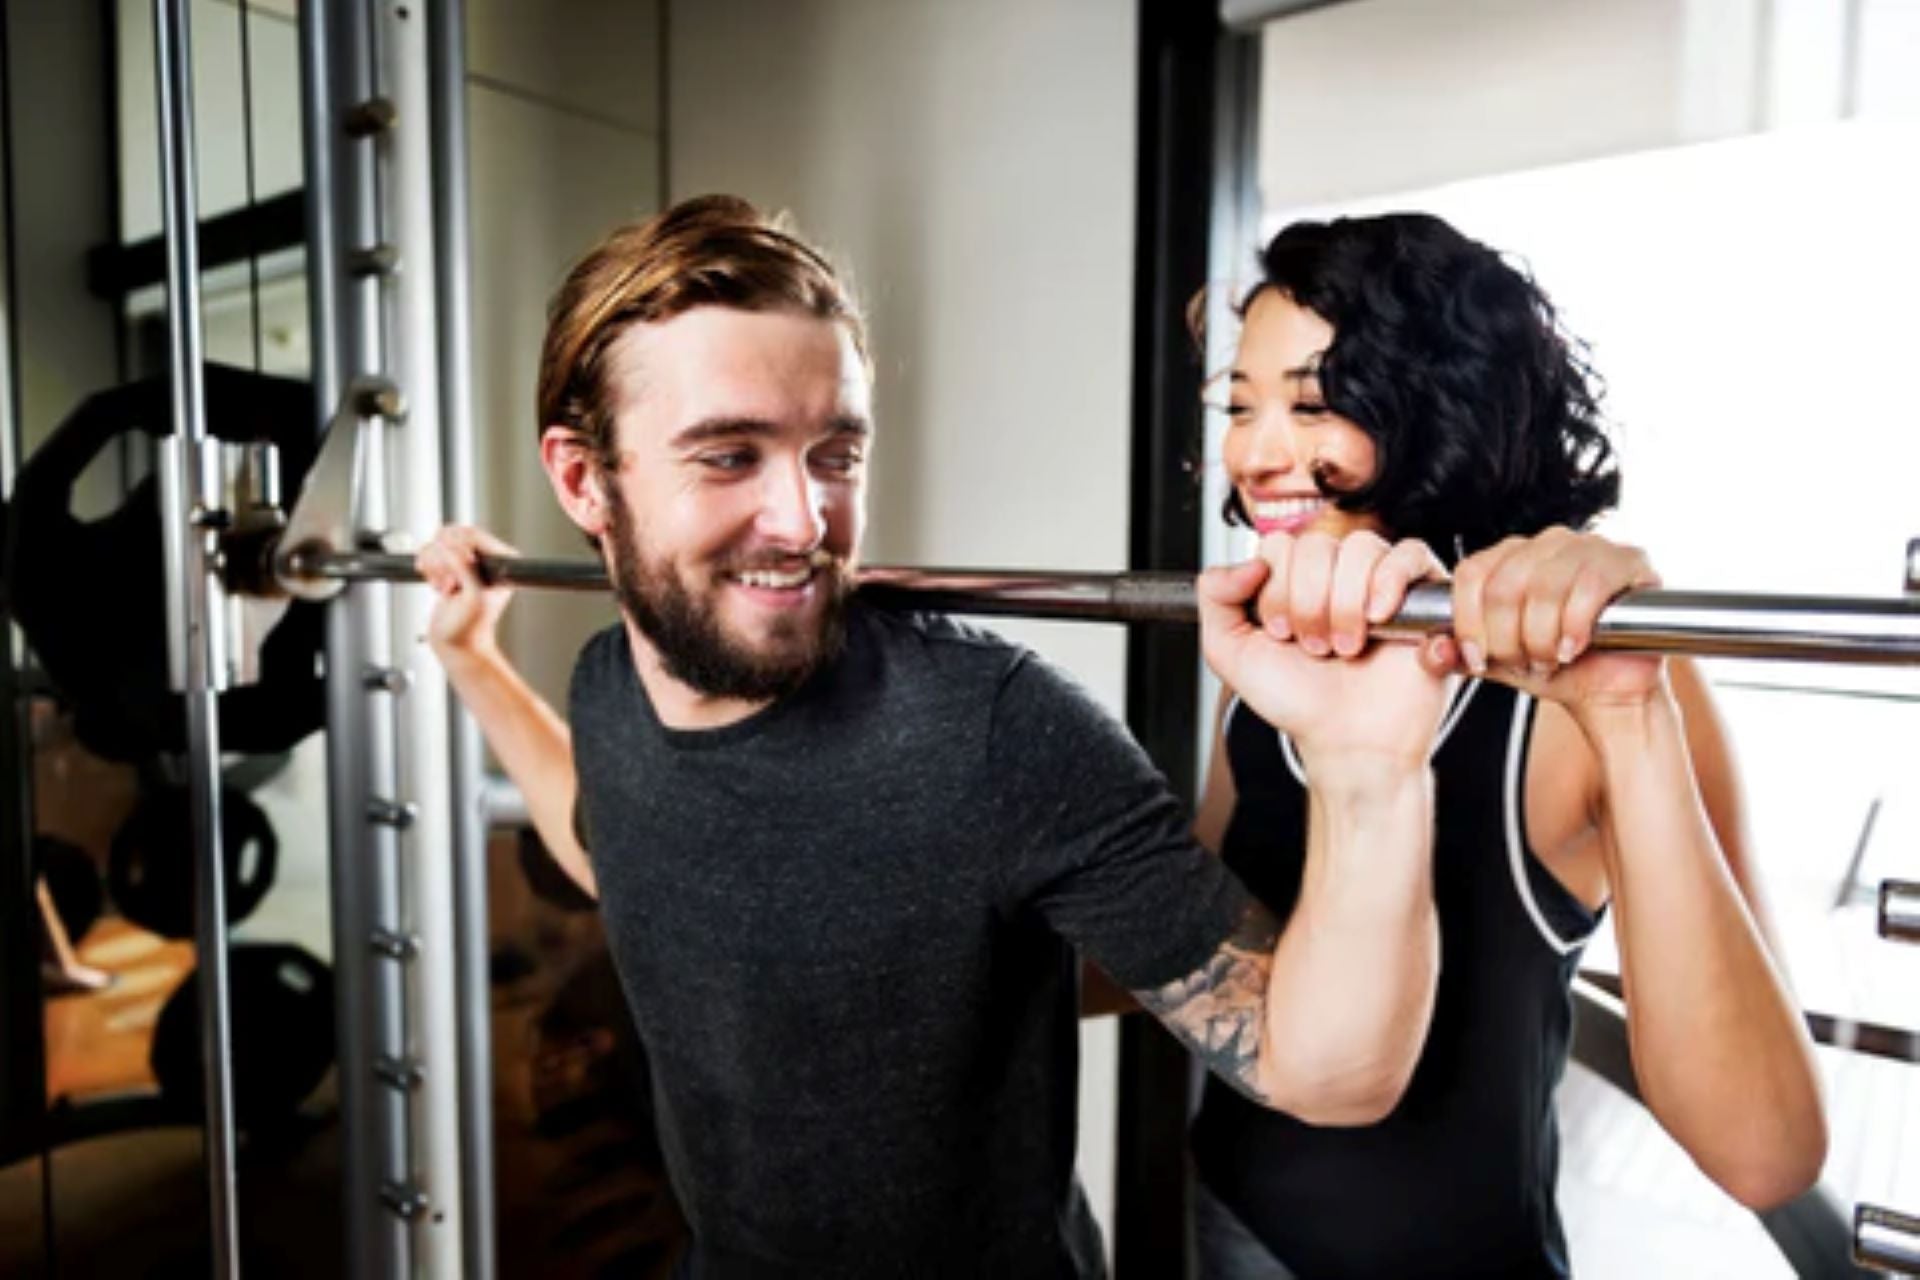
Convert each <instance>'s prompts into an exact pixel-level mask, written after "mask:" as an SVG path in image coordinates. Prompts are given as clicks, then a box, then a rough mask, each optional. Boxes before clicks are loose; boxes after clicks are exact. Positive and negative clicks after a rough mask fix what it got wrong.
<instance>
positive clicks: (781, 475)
mask: <svg viewBox="0 0 1920 1280" xmlns="http://www.w3.org/2000/svg"><path fill="white" fill-rule="evenodd" d="M758 523H759V526H760V532H761V534H762V535H763V536H765V537H766V539H767V540H768V541H769V542H771V543H773V544H774V545H775V546H777V547H781V548H783V549H785V550H789V551H812V550H813V549H814V548H815V547H817V546H819V545H820V543H821V541H822V540H823V539H825V537H826V535H827V511H826V498H825V494H824V493H823V492H822V490H821V487H820V485H819V484H818V483H817V482H816V481H815V480H814V478H813V477H812V476H811V475H809V474H808V472H807V468H806V466H805V464H804V462H803V461H802V460H800V459H795V460H794V461H793V462H791V463H782V464H780V465H777V466H772V467H769V468H767V471H766V479H765V485H764V487H763V489H762V490H761V495H760V518H759V522H758Z"/></svg>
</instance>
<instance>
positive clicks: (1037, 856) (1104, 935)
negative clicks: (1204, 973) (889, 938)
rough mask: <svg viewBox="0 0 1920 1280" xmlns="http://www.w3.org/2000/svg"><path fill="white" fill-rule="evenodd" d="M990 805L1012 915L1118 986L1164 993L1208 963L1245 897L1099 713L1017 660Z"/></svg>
mask: <svg viewBox="0 0 1920 1280" xmlns="http://www.w3.org/2000/svg"><path fill="white" fill-rule="evenodd" d="M987 760H988V765H987V788H988V796H987V804H988V807H989V810H990V812H991V813H992V815H993V819H994V821H993V824H992V831H991V834H992V837H993V839H994V840H995V841H996V842H997V844H998V853H997V856H998V857H999V858H1000V859H1001V881H1000V883H1001V891H1002V894H1003V895H1004V897H1005V899H1006V901H1005V904H1004V905H1005V906H1006V907H1007V909H1009V910H1014V911H1017V910H1023V909H1030V910H1034V911H1037V912H1038V913H1039V914H1040V915H1041V916H1042V917H1043V918H1044V919H1045V920H1046V921H1047V922H1048V924H1049V925H1050V926H1051V927H1052V928H1053V929H1054V930H1055V931H1056V932H1057V933H1059V934H1060V935H1061V936H1062V937H1063V938H1065V939H1066V940H1067V941H1068V942H1069V943H1071V944H1072V945H1073V946H1074V947H1075V948H1077V949H1078V950H1079V951H1080V952H1081V953H1082V955H1084V956H1085V957H1087V958H1088V959H1091V960H1093V961H1094V962H1095V963H1096V964H1098V965H1099V966H1100V967H1101V968H1102V969H1104V970H1106V972H1107V973H1108V974H1110V975H1111V976H1112V977H1113V978H1114V980H1115V981H1117V982H1119V983H1120V984H1121V985H1123V986H1125V987H1128V988H1130V989H1133V990H1142V989H1145V988H1148V987H1156V986H1160V985H1162V984H1164V983H1167V982H1171V981H1173V980H1174V979H1176V978H1179V977H1183V976H1184V975H1186V974H1189V973H1191V972H1193V971H1194V970H1195V969H1197V968H1199V967H1200V966H1201V965H1202V964H1204V963H1205V962H1206V961H1207V959H1208V958H1209V957H1210V956H1212V955H1213V953H1214V952H1215V951H1216V950H1217V949H1218V948H1219V946H1220V943H1221V942H1222V941H1223V940H1225V939H1226V938H1227V937H1228V936H1229V934H1231V933H1232V932H1233V930H1234V928H1235V926H1236V925H1237V924H1238V922H1239V920H1240V918H1241V916H1242V915H1243V914H1244V913H1245V911H1246V908H1247V906H1248V905H1249V902H1250V899H1249V897H1248V895H1247V892H1246V890H1245V889H1244V888H1243V887H1242V886H1241V885H1240V883H1239V881H1238V880H1236V879H1235V878H1234V876H1233V874H1232V873H1231V872H1229V871H1228V870H1227V869H1226V867H1225V866H1224V865H1223V864H1222V863H1221V861H1220V859H1218V858H1216V857H1214V856H1213V855H1212V854H1210V853H1208V852H1207V851H1206V850H1205V849H1203V848H1201V847H1200V845H1199V844H1197V843H1196V842H1195V841H1194V839H1193V837H1192V835H1191V833H1190V831H1189V827H1190V824H1191V816H1190V815H1189V814H1188V812H1187V810H1186V807H1185V806H1184V805H1183V804H1182V803H1181V802H1180V800H1179V798H1178V797H1176V796H1175V795H1174V794H1173V792H1172V791H1171V790H1170V789H1169V787H1168V786H1167V782H1166V779H1165V778H1164V777H1163V776H1162V775H1161V773H1160V772H1159V770H1158V769H1156V768H1155V767H1154V765H1153V762H1152V761H1151V760H1149V759H1148V758H1147V754H1146V752H1145V751H1143V750H1141V748H1140V746H1139V744H1138V743H1136V742H1135V741H1134V740H1133V738H1132V737H1131V736H1130V735H1129V734H1128V733H1127V731H1126V729H1125V728H1124V727H1123V726H1122V725H1120V724H1119V723H1118V722H1117V721H1116V720H1115V719H1114V718H1113V717H1112V716H1111V715H1110V714H1109V713H1108V712H1107V711H1106V709H1105V708H1103V707H1101V706H1100V705H1099V704H1098V703H1096V702H1095V701H1094V700H1093V699H1092V697H1091V696H1089V695H1088V694H1087V693H1086V692H1085V691H1084V690H1082V689H1081V688H1079V687H1078V686H1077V685H1075V684H1074V683H1073V682H1071V681H1070V680H1068V679H1067V678H1066V677H1064V676H1063V675H1061V674H1060V673H1059V672H1058V671H1056V670H1055V669H1054V668H1052V667H1050V666H1048V665H1047V664H1046V663H1045V662H1043V661H1042V660H1040V659H1039V658H1037V657H1035V656H1033V655H1031V654H1026V655H1023V656H1022V657H1021V658H1020V659H1019V660H1018V661H1016V662H1015V663H1014V664H1013V665H1012V667H1011V668H1010V669H1009V671H1008V672H1007V674H1006V676H1005V677H1004V678H1003V679H1002V681H1001V682H1000V686H999V689H998V691H997V695H996V698H995V704H994V708H993V716H992V723H991V729H990V732H989V738H988V748H987Z"/></svg>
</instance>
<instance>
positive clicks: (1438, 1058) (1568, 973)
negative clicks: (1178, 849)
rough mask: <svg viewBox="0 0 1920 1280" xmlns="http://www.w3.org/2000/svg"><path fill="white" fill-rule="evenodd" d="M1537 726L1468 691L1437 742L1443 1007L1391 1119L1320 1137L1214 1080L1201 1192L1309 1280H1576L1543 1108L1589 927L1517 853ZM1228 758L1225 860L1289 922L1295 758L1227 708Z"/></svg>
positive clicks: (1519, 707) (1554, 1080) (1549, 1115)
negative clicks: (1512, 1279)
mask: <svg viewBox="0 0 1920 1280" xmlns="http://www.w3.org/2000/svg"><path fill="white" fill-rule="evenodd" d="M1533 709H1534V708H1533V700H1532V699H1531V698H1529V697H1527V696H1525V695H1524V694H1518V693H1516V692H1515V691H1514V690H1512V689H1510V688H1508V687H1506V686H1504V685H1498V684H1494V683H1492V682H1484V683H1483V682H1480V681H1469V682H1467V683H1465V684H1463V685H1462V686H1461V687H1460V688H1459V690H1457V691H1456V693H1455V695H1454V699H1453V701H1452V704H1451V708H1450V710H1449V713H1448V715H1447V718H1446V720H1445V721H1444V722H1443V724H1442V727H1441V730H1440V735H1439V737H1438V739H1437V746H1436V748H1435V751H1434V754H1433V756H1432V761H1433V769H1434V797H1435V801H1434V809H1435V831H1436V836H1435V840H1434V849H1433V858H1434V866H1433V881H1434V898H1435V902H1436V905H1437V908H1438V911H1439V920H1440V980H1439V989H1438V993H1437V996H1436V999H1435V1003H1434V1011H1433V1024H1432V1026H1431V1027H1430V1028H1429V1029H1428V1032H1427V1040H1426V1045H1425V1048H1424V1049H1423V1050H1422V1053H1421V1056H1420V1062H1419V1064H1418V1066H1417V1067H1416V1068H1415V1070H1414V1074H1413V1079H1412V1081H1411V1083H1410V1084H1409V1086H1408V1088H1407V1092H1406V1095H1405V1097H1404V1098H1402V1100H1401V1102H1400V1104H1399V1106H1398V1107H1396V1108H1395V1109H1394V1111H1393V1113H1392V1114H1391V1115H1389V1116H1388V1117H1387V1118H1386V1119H1385V1120H1383V1121H1381V1122H1380V1123H1379V1124H1375V1125H1369V1126H1364V1127H1358V1128H1321V1127H1316V1126H1313V1125H1309V1124H1304V1123H1302V1122H1300V1121H1298V1120H1295V1119H1294V1118H1293V1117H1292V1116H1288V1115H1283V1114H1281V1113H1279V1112H1276V1111H1269V1110H1267V1109H1265V1108H1263V1107H1260V1106H1258V1105H1256V1104H1254V1103H1251V1102H1249V1101H1247V1100H1246V1099H1245V1098H1243V1097H1241V1096H1240V1095H1239V1094H1237V1093H1235V1092H1234V1091H1233V1090H1232V1089H1230V1088H1228V1087H1226V1086H1225V1085H1223V1084H1221V1083H1220V1082H1219V1081H1218V1080H1215V1079H1213V1078H1211V1077H1209V1078H1208V1081H1207V1085H1206V1091H1205V1094H1204V1096H1203V1098H1202V1101H1201V1107H1200V1113H1199V1116H1198V1118H1197V1119H1196V1121H1195V1123H1194V1129H1193V1150H1194V1157H1195V1162H1196V1164H1197V1166H1198V1169H1199V1172H1200V1176H1201V1178H1202V1179H1203V1180H1204V1181H1205V1182H1206V1184H1207V1186H1208V1187H1209V1188H1210V1189H1211V1190H1212V1191H1213V1193H1214V1194H1215V1195H1217V1196H1218V1197H1219V1198H1220V1199H1221V1200H1222V1201H1223V1202H1225V1203H1226V1205H1227V1206H1228V1207H1229V1208H1230V1209H1232V1210H1233V1211H1234V1213H1236V1214H1237V1215H1239V1217H1240V1218H1241V1219H1242V1220H1243V1221H1244V1222H1245V1223H1246V1224H1247V1226H1248V1227H1249V1228H1251V1229H1252V1230H1253V1232H1254V1233H1255V1234H1256V1235H1258V1236H1260V1237H1261V1238H1262V1239H1263V1240H1264V1241H1266V1243H1267V1245H1268V1246H1269V1247H1270V1248H1271V1249H1272V1250H1273V1251H1274V1253H1275V1254H1276V1255H1278V1256H1279V1258H1280V1259H1281V1261H1283V1262H1285V1263H1286V1264H1287V1265H1288V1266H1289V1267H1291V1268H1292V1269H1293V1270H1294V1271H1295V1272H1296V1273H1297V1274H1298V1275H1300V1276H1301V1277H1303V1280H1323V1278H1324V1277H1340V1276H1369V1277H1372V1276H1395V1277H1407V1276H1473V1277H1493V1276H1566V1275H1568V1274H1570V1273H1569V1268H1568V1264H1567V1256H1566V1242H1565V1238H1564V1236H1563V1235H1562V1233H1561V1229H1560V1217H1559V1213H1558V1211H1557V1209H1556V1208H1555V1205H1554V1181H1555V1174H1556V1170H1557V1167H1558V1163H1559V1133H1558V1129H1557V1126H1556V1124H1555V1121H1554V1110H1553V1094H1554V1089H1555V1087H1556V1086H1557V1085H1558V1084H1559V1081H1560V1076H1561V1072H1562V1070H1563V1069H1564V1066H1565V1063H1566V1056H1567V1047H1568V1039H1569V1034H1570V1030H1571V1027H1572V1021H1573V1013H1572V1004H1571V1000H1570V997H1569V995H1568V985H1569V983H1570V982H1571V981H1572V978H1573V972H1574V968H1575V966H1576V965H1577V964H1578V962H1579V955H1580V948H1581V946H1582V944H1584V942H1585V941H1586V939H1587V937H1588V935H1589V934H1590V933H1591V932H1592V929H1593V926H1594V924H1595V923H1596V920H1597V917H1596V916H1595V915H1594V914H1593V913H1592V912H1589V911H1588V910H1587V909H1586V907H1585V906H1583V905H1582V904H1581V903H1580V901H1579V900H1578V899H1576V898H1575V897H1573V895H1572V894H1571V893H1569V892H1568V891H1567V890H1566V889H1565V888H1564V887H1563V886H1562V885H1561V884H1560V883H1559V882H1558V881H1557V880H1555V879H1554V878H1553V876H1552V875H1551V874H1550V873H1549V872H1547V870H1546V869H1545V868H1544V867H1542V866H1541V865H1540V863H1539V861H1538V859H1537V858H1536V857H1535V856H1534V854H1533V851H1532V849H1531V848H1529V847H1528V846H1527V844H1526V836H1525V824H1524V822H1523V821H1522V814H1523V809H1522V803H1521V802H1522V799H1523V795H1524V791H1523V784H1524V780H1525V777H1526V767H1525V766H1526V758H1527V745H1528V740H1529V738H1530V736H1531V733H1532V726H1533ZM1226 750H1227V757H1228V761H1229V763H1230V764H1231V766H1232V771H1233V778H1234V784H1235V787H1236V788H1237V790H1238V803H1237V805H1236V807H1235V809H1234V813H1233V818H1232V821H1231V822H1230V823H1229V824H1228V827H1227V831H1226V835H1225V837H1224V839H1223V841H1222V849H1221V853H1222V855H1223V856H1224V857H1225V859H1226V861H1227V863H1228V865H1229V866H1231V867H1232V868H1233V870H1234V871H1235V872H1237V873H1238V874H1239V875H1240V877H1241V878H1242V879H1243V880H1244V881H1245V882H1246V884H1247V886H1248V887H1249V888H1250V889H1252V890H1253V892H1254V893H1255V894H1256V895H1258V896H1259V898H1260V899H1261V900H1262V901H1264V902H1265V903H1266V904H1267V905H1268V906H1269V907H1270V908H1271V909H1272V910H1273V911H1274V912H1275V913H1276V914H1277V915H1278V916H1279V917H1280V918H1281V919H1282V920H1284V919H1286V917H1287V916H1288V915H1289V914H1291V913H1292V911H1293V907H1294V903H1295V901H1296V900H1297V898H1298V896H1299V891H1300V875H1301V870H1302V864H1303V862H1304V860H1305V857H1306V814H1307V795H1306V788H1305V785H1304V783H1303V781H1302V777H1301V772H1302V771H1301V765H1300V758H1299V755H1298V754H1297V753H1296V752H1295V751H1294V749H1293V744H1292V743H1291V742H1289V741H1287V740H1285V738H1284V737H1283V736H1282V735H1281V734H1279V733H1277V732H1276V731H1275V730H1274V729H1273V728H1272V727H1271V726H1269V725H1268V724H1266V723H1265V722H1264V721H1262V720H1261V719H1260V718H1259V717H1258V716H1256V715H1254V714H1253V713H1252V712H1251V711H1250V710H1248V709H1247V708H1246V707H1244V706H1242V705H1239V704H1237V703H1236V704H1235V705H1234V706H1233V707H1232V708H1231V709H1230V710H1229V712H1228V716H1227V728H1226Z"/></svg>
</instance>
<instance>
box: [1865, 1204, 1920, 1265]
mask: <svg viewBox="0 0 1920 1280" xmlns="http://www.w3.org/2000/svg"><path fill="white" fill-rule="evenodd" d="M1853 1260H1854V1261H1855V1262H1857V1263H1859V1264H1860V1265H1861V1266H1863V1267H1877V1268H1878V1269H1880V1270H1882V1271H1892V1272H1895V1273H1898V1274H1901V1275H1915V1274H1920V1218H1916V1217H1913V1216H1912V1215H1911V1214H1905V1213H1895V1212H1894V1211H1893V1210H1891V1209H1882V1208H1881V1207H1880V1206H1878V1205H1872V1204H1859V1205H1855V1206H1854V1207H1853Z"/></svg>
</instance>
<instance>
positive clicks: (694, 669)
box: [607, 487, 852, 702]
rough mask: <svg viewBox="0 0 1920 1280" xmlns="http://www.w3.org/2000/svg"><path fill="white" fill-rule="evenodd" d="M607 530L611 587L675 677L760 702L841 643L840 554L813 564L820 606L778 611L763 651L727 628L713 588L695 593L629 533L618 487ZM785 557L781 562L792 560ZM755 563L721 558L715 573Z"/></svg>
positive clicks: (700, 688)
mask: <svg viewBox="0 0 1920 1280" xmlns="http://www.w3.org/2000/svg"><path fill="white" fill-rule="evenodd" d="M607 507H608V512H607V514H608V521H609V524H610V526H611V527H610V529H609V530H608V536H609V537H611V538H612V539H613V588H614V594H615V595H616V596H617V597H618V598H619V600H620V607H621V609H622V610H623V611H624V612H625V613H626V615H627V616H628V617H629V618H631V619H633V623H634V625H635V626H637V627H639V628H640V633H641V634H642V635H644V636H645V637H646V638H647V639H648V640H649V641H650V642H651V643H652V645H653V648H654V651H655V652H656V653H658V654H659V656H660V665H661V666H662V667H664V668H665V669H666V672H667V674H668V675H669V676H671V677H673V678H674V679H675V680H678V681H679V682H680V683H681V684H684V685H686V686H687V687H688V688H690V689H693V690H695V691H697V692H699V693H702V694H705V695H707V696H708V697H711V698H737V699H740V700H742V701H747V702H764V701H767V700H769V699H772V698H779V697H784V696H785V695H787V694H789V693H792V692H793V691H794V690H795V689H798V688H799V687H800V686H801V685H803V684H805V683H806V682H807V680H808V678H809V677H811V676H812V675H813V674H814V672H816V671H818V670H820V668H822V667H824V666H826V665H827V664H828V663H829V662H832V661H833V660H834V659H835V658H837V657H839V655H840V651H841V649H842V648H843V647H844V645H845V643H846V635H847V617H846V614H847V597H848V595H849V594H851V591H852V586H851V583H850V581H849V578H848V574H847V569H846V562H845V561H843V560H840V559H837V558H836V559H834V560H832V561H830V562H829V563H827V564H824V565H820V566H819V567H817V568H816V569H815V576H814V590H816V591H818V592H820V593H821V597H822V598H821V603H820V606H819V610H818V613H817V614H815V615H811V616H809V617H808V618H807V619H804V620H803V619H800V618H779V619H776V621H775V622H774V623H773V624H772V626H771V627H769V628H768V636H769V639H770V640H772V641H773V644H772V645H771V646H770V648H769V651H759V650H755V649H752V648H750V647H748V646H746V645H744V644H741V643H738V642H737V641H735V640H734V639H733V638H732V637H730V636H729V635H728V634H727V631H726V627H725V625H724V624H723V623H722V622H721V620H720V615H719V611H718V610H717V609H716V608H715V598H714V593H713V592H708V593H706V594H702V595H696V594H694V593H693V592H692V591H689V590H688V589H687V586H686V584H685V583H684V582H682V581H681V580H680V577H679V575H678V574H677V573H675V571H674V569H673V566H672V565H671V564H668V563H665V562H659V563H652V562H649V561H648V560H647V558H646V556H645V554H644V553H643V552H642V551H641V550H640V547H639V544H638V541H637V539H636V538H635V537H634V527H633V513H632V512H631V511H629V510H628V509H627V505H626V502H625V500H624V498H623V497H622V496H621V495H620V493H619V490H618V488H617V487H610V490H609V492H608V501H607ZM791 561H792V557H786V559H785V562H784V563H785V564H791ZM755 567H771V566H756V565H755V564H753V563H750V562H745V561H743V562H741V563H739V564H733V565H721V566H717V567H716V569H715V573H716V576H717V575H719V574H724V573H738V572H741V571H742V570H746V569H751V568H755Z"/></svg>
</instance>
